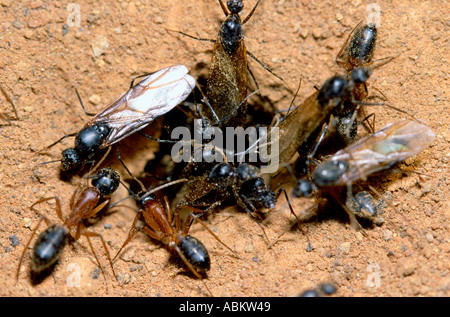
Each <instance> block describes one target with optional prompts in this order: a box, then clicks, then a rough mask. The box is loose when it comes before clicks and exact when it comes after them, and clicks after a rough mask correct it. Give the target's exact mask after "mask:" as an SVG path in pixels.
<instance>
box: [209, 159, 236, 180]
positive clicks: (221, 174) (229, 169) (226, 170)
mask: <svg viewBox="0 0 450 317" xmlns="http://www.w3.org/2000/svg"><path fill="white" fill-rule="evenodd" d="M234 173H235V169H234V167H233V166H231V165H230V164H228V163H217V164H216V165H215V166H214V167H213V168H212V170H211V172H209V175H208V179H209V180H210V181H211V182H214V183H217V184H220V183H222V182H224V181H225V180H226V179H228V178H229V177H231V176H234Z"/></svg>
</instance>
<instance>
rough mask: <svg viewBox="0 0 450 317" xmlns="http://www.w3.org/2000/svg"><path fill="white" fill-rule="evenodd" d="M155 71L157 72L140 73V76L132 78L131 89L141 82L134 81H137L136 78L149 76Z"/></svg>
mask: <svg viewBox="0 0 450 317" xmlns="http://www.w3.org/2000/svg"><path fill="white" fill-rule="evenodd" d="M154 73H156V72H152V73H146V74H142V75H139V76H136V77H134V78H133V79H132V80H131V83H130V89H132V88H134V87H136V86H137V85H139V84H140V83H141V82H139V83H137V84H136V85H135V84H134V82H135V81H136V79H139V78H143V77H147V76H150V75H151V74H154Z"/></svg>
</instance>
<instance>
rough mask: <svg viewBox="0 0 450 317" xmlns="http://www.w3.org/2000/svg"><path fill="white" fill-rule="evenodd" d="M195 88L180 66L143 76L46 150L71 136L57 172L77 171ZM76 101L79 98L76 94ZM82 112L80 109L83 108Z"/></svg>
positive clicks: (178, 102) (178, 101) (166, 110)
mask: <svg viewBox="0 0 450 317" xmlns="http://www.w3.org/2000/svg"><path fill="white" fill-rule="evenodd" d="M194 87H195V79H194V78H193V77H191V76H190V75H189V74H188V69H187V68H186V67H185V66H183V65H175V66H170V67H166V68H164V69H161V70H159V71H157V72H154V73H152V74H149V75H146V76H145V77H144V79H142V80H141V81H140V82H139V83H137V84H136V85H134V80H133V82H132V83H131V86H130V89H129V90H128V91H127V92H126V93H124V94H122V95H121V96H120V97H118V98H116V99H115V100H114V101H113V102H111V103H110V104H109V105H107V106H106V107H105V108H104V109H103V110H102V111H100V112H99V113H97V114H95V115H93V114H89V113H87V114H88V115H93V118H92V119H91V120H90V121H89V122H88V123H86V125H85V126H84V127H83V129H81V130H80V131H79V132H77V133H74V134H70V135H65V136H64V137H62V138H61V139H59V140H58V141H56V142H54V143H53V144H51V145H49V146H48V147H47V149H48V148H51V147H52V146H54V145H56V144H58V143H59V142H61V141H62V140H63V139H65V138H67V137H69V136H75V146H74V147H73V148H68V149H66V150H64V151H63V152H62V159H61V169H62V170H63V171H64V172H72V171H74V170H76V169H79V168H80V167H81V166H82V165H83V164H84V163H86V161H88V160H91V159H92V158H93V157H94V156H95V154H97V153H98V152H99V151H101V150H102V149H105V148H109V147H110V146H112V145H113V144H115V143H117V142H119V141H121V140H123V139H124V138H126V137H128V136H130V135H131V134H133V133H136V132H138V131H139V130H141V129H143V128H144V127H146V126H147V125H149V124H150V123H151V122H153V121H154V120H155V119H156V118H158V117H160V116H162V115H164V114H165V113H167V112H169V111H170V110H172V109H173V108H174V107H176V106H177V105H178V104H180V103H181V102H183V101H184V100H185V99H186V98H187V96H188V95H189V94H190V93H191V91H192V90H193V89H194ZM77 95H78V98H79V100H80V103H81V105H82V106H83V103H82V102H81V98H80V96H79V94H78V92H77ZM83 109H84V106H83Z"/></svg>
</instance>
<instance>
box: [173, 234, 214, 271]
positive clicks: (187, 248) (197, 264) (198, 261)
mask: <svg viewBox="0 0 450 317" xmlns="http://www.w3.org/2000/svg"><path fill="white" fill-rule="evenodd" d="M178 247H179V248H180V251H181V253H183V255H184V257H185V258H186V260H187V261H188V262H189V263H190V264H191V265H192V266H193V267H194V269H195V270H196V271H197V272H198V273H200V274H203V273H205V272H206V271H208V270H209V269H210V268H211V259H210V257H209V253H208V250H206V247H205V245H204V244H203V243H201V242H200V240H198V239H197V238H194V237H192V236H190V235H186V236H184V237H182V238H180V239H179V242H178Z"/></svg>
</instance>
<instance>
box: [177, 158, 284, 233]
mask: <svg viewBox="0 0 450 317" xmlns="http://www.w3.org/2000/svg"><path fill="white" fill-rule="evenodd" d="M210 166H211V165H210ZM203 167H204V166H203ZM202 171H204V174H202V175H198V176H192V177H190V178H189V181H188V182H187V183H186V184H185V185H184V186H183V187H182V188H181V189H180V190H179V191H178V195H177V198H178V199H182V201H181V202H179V203H178V204H176V206H177V207H178V206H193V207H196V208H203V207H205V208H204V209H203V210H200V209H197V211H198V212H200V214H201V215H204V214H207V213H208V212H210V211H211V210H213V209H214V208H216V207H218V206H221V205H225V204H237V205H238V206H240V207H241V208H243V209H244V210H245V212H247V213H248V214H249V215H250V216H251V217H252V218H255V219H256V220H257V223H258V225H259V226H260V227H261V229H262V230H263V233H264V236H265V237H266V239H267V240H268V237H267V235H266V233H265V230H264V227H263V226H262V224H261V223H260V220H261V216H262V215H261V214H260V213H259V211H260V210H262V209H268V210H273V209H275V207H276V203H277V199H278V197H279V195H280V193H281V190H280V191H279V192H277V193H275V192H274V191H272V190H271V189H270V188H269V186H268V185H267V184H266V182H265V180H264V179H263V178H262V177H260V176H259V175H258V173H259V169H258V168H257V167H256V166H253V165H251V164H248V163H241V164H239V165H238V166H237V167H235V166H234V165H233V164H230V163H227V162H222V163H216V164H215V165H213V166H212V167H210V168H206V169H202Z"/></svg>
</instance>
